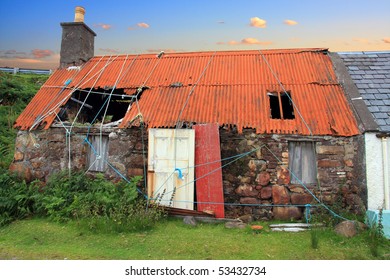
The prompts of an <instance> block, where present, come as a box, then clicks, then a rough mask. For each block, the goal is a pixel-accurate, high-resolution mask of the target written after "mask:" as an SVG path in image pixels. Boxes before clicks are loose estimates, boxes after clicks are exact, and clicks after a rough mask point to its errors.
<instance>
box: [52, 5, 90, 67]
mask: <svg viewBox="0 0 390 280" xmlns="http://www.w3.org/2000/svg"><path fill="white" fill-rule="evenodd" d="M84 14H85V9H84V8H83V7H80V6H78V7H76V8H75V15H74V22H61V26H62V41H61V52H60V68H65V67H68V66H79V65H81V64H83V63H85V62H87V61H88V60H89V59H90V58H92V57H93V56H94V45H95V36H96V33H95V32H93V31H92V29H91V28H89V27H88V26H87V25H86V24H85V23H84Z"/></svg>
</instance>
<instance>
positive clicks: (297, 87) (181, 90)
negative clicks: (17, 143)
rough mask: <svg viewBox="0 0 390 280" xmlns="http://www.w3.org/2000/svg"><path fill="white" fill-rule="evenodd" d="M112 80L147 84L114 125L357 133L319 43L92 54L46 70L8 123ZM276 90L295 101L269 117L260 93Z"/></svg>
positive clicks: (131, 87)
mask: <svg viewBox="0 0 390 280" xmlns="http://www.w3.org/2000/svg"><path fill="white" fill-rule="evenodd" d="M67 83H69V84H67ZM65 84H67V86H66V87H65ZM172 84H175V85H176V86H172ZM114 85H116V88H123V89H125V92H126V93H127V94H136V89H137V88H139V87H140V86H146V87H147V88H146V89H145V90H144V91H143V93H142V97H141V98H140V99H139V106H134V105H133V106H131V108H130V109H129V110H128V112H127V113H126V115H125V117H124V119H123V121H122V123H121V124H120V127H122V128H125V127H128V126H131V125H137V122H136V121H135V122H134V121H133V120H134V119H136V117H137V115H138V114H139V113H141V114H142V117H143V120H144V122H145V124H146V125H147V126H148V127H175V126H176V124H177V122H178V121H180V122H186V123H218V124H219V125H233V126H236V127H237V129H238V131H242V129H243V128H254V129H256V131H257V133H280V134H301V135H309V134H310V131H311V133H312V134H313V135H340V136H350V135H356V134H358V133H359V130H358V127H357V124H356V121H355V118H354V116H353V113H352V111H351V109H350V107H349V105H348V103H347V101H346V98H345V96H344V93H343V89H342V87H341V85H340V84H339V82H338V81H337V78H336V75H335V73H334V70H333V66H332V62H331V60H330V58H329V56H328V55H327V50H326V49H291V50H263V51H224V52H222V51H221V52H220V51H218V52H193V53H171V54H164V55H163V56H162V57H161V58H158V57H157V56H156V55H150V54H146V55H127V56H126V55H120V56H110V57H109V56H96V57H94V58H92V59H91V60H89V61H88V62H87V63H86V64H85V65H83V66H82V67H81V68H80V69H73V70H68V69H61V70H57V71H56V72H55V73H53V74H52V76H51V77H50V78H49V80H48V81H47V82H46V83H45V85H44V86H43V87H42V88H41V89H40V90H39V91H38V93H37V94H36V96H35V97H34V98H33V99H32V101H31V102H30V104H29V105H28V106H27V107H26V109H25V111H24V112H23V113H22V114H21V115H20V117H19V118H18V119H17V121H16V124H15V127H18V128H20V129H30V128H31V127H33V128H35V124H38V123H39V122H41V124H40V125H41V127H44V128H48V127H50V125H51V123H52V122H53V120H54V119H55V113H58V111H59V108H60V106H63V105H65V104H66V102H67V101H68V100H69V98H70V95H71V93H72V91H73V90H74V89H79V88H81V89H87V88H104V87H107V86H108V87H112V86H114ZM282 85H283V86H282ZM284 89H285V90H287V91H288V92H290V93H291V96H292V100H293V101H294V103H295V106H296V107H295V109H294V111H295V119H291V120H290V119H288V120H282V119H272V118H271V117H270V103H269V98H268V96H267V92H282V91H283V90H284ZM298 111H299V112H298ZM46 115H47V116H46ZM45 116H46V117H45ZM44 117H45V118H44ZM179 117H180V118H179ZM42 124H43V125H42ZM309 128H310V130H309Z"/></svg>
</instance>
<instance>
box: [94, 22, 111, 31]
mask: <svg viewBox="0 0 390 280" xmlns="http://www.w3.org/2000/svg"><path fill="white" fill-rule="evenodd" d="M94 26H95V27H100V28H103V29H104V30H109V29H111V28H112V25H111V24H107V23H98V24H94Z"/></svg>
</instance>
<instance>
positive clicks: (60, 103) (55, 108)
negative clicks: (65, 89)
mask: <svg viewBox="0 0 390 280" xmlns="http://www.w3.org/2000/svg"><path fill="white" fill-rule="evenodd" d="M103 57H104V56H103ZM103 57H101V58H100V60H99V61H98V63H96V64H95V65H94V66H93V67H92V68H91V69H90V70H89V71H88V73H87V74H86V75H85V76H84V77H83V78H82V79H81V81H80V82H79V84H78V85H77V86H76V87H75V88H74V89H73V90H72V91H71V92H70V93H69V94H68V95H67V96H65V97H64V98H63V99H62V100H60V101H59V102H58V103H57V104H56V105H55V106H54V107H53V108H51V109H50V110H48V111H47V112H46V113H45V114H44V115H43V116H41V117H37V119H36V120H35V122H34V123H33V124H32V126H31V127H30V131H31V130H32V129H34V127H35V126H36V125H37V124H39V123H40V122H41V121H42V120H44V119H45V118H46V117H47V116H49V115H51V114H52V113H53V112H54V111H55V110H57V109H58V108H59V107H60V106H61V105H62V104H63V103H64V102H65V100H67V99H68V98H69V97H70V96H71V95H72V94H73V92H74V91H76V89H77V87H78V86H79V85H80V83H81V82H82V81H83V80H84V79H85V77H87V76H88V75H89V73H91V72H92V70H94V69H95V68H96V66H97V65H98V64H99V62H100V61H101V60H102V59H103ZM99 71H100V70H99ZM99 71H98V72H97V73H95V74H94V75H93V76H92V77H91V78H93V77H94V76H95V75H97V74H98V73H99ZM91 78H90V79H91ZM90 79H89V80H90ZM42 112H43V111H42Z"/></svg>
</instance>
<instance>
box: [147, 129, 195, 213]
mask: <svg viewBox="0 0 390 280" xmlns="http://www.w3.org/2000/svg"><path fill="white" fill-rule="evenodd" d="M194 154H195V132H194V130H192V129H149V151H148V196H149V197H150V198H153V199H154V200H156V201H157V202H159V203H160V204H162V205H166V206H172V207H175V208H182V209H190V210H193V209H194V168H193V166H194V157H195V155H194Z"/></svg>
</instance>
